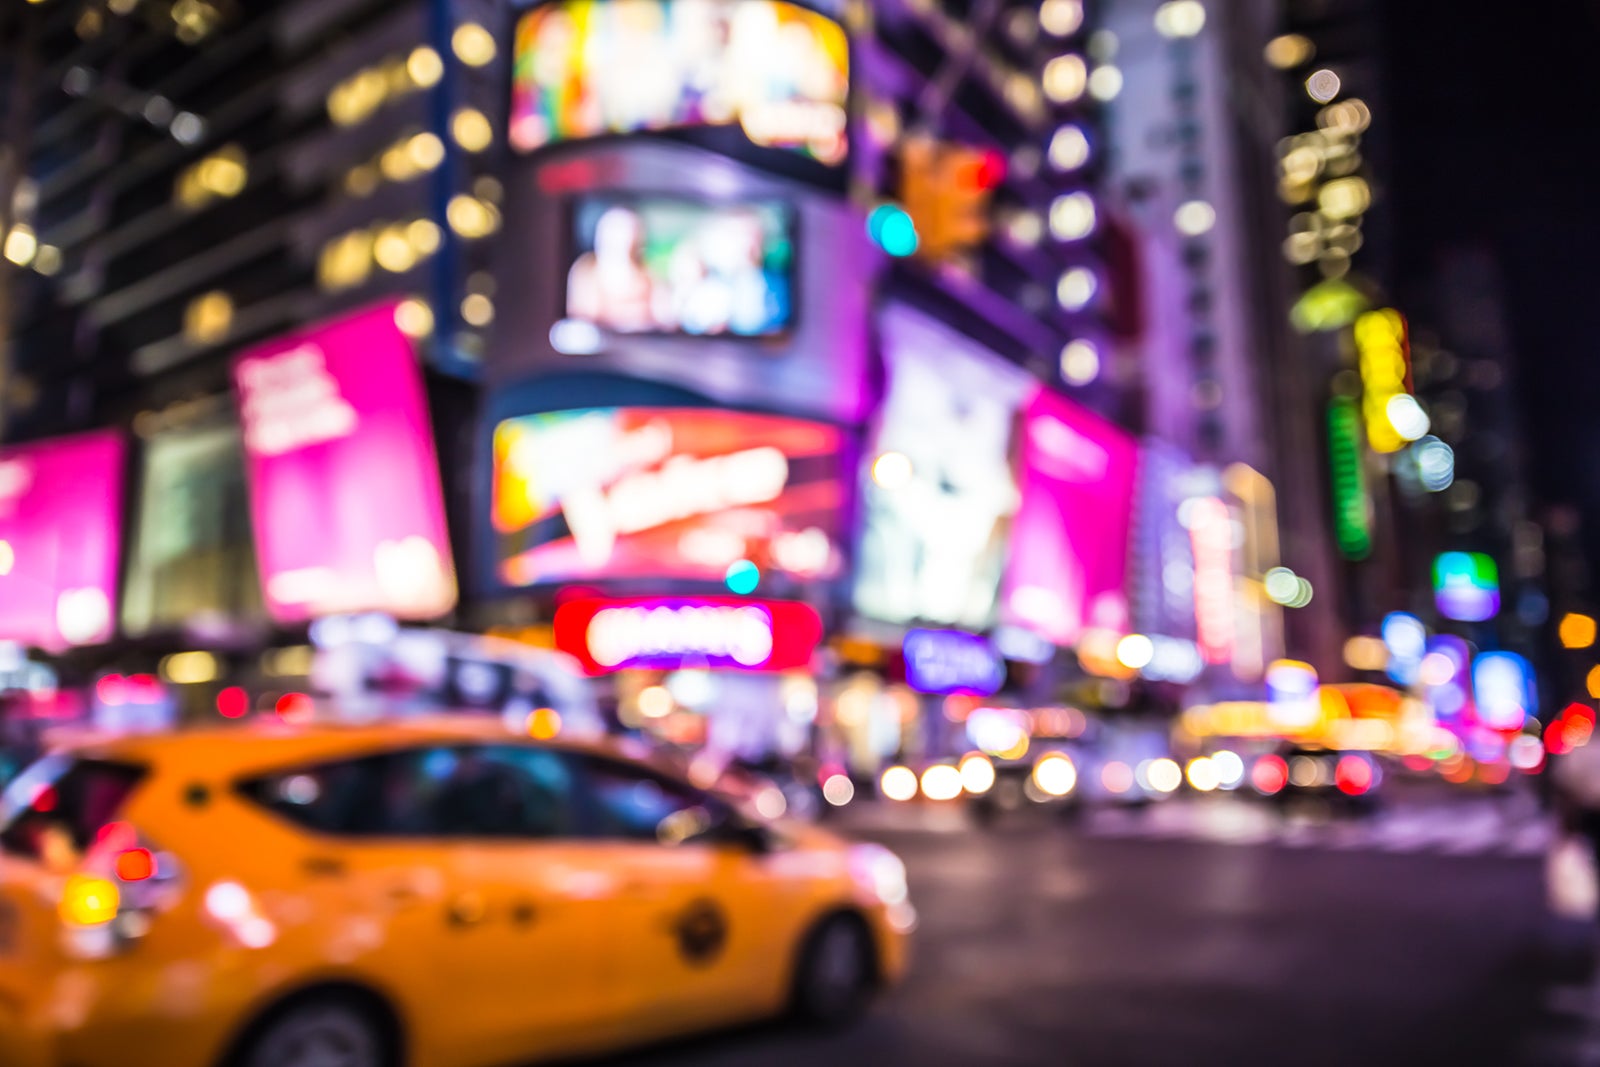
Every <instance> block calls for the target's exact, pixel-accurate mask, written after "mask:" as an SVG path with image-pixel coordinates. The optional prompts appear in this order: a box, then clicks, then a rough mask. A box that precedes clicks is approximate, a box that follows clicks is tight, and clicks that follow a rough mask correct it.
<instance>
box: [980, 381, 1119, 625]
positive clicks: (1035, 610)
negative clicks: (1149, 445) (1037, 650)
mask: <svg viewBox="0 0 1600 1067" xmlns="http://www.w3.org/2000/svg"><path fill="white" fill-rule="evenodd" d="M1022 425H1023V430H1022V432H1023V441H1022V446H1021V449H1020V457H1021V477H1020V482H1021V487H1022V504H1021V506H1020V507H1019V508H1018V510H1017V517H1016V519H1015V521H1014V522H1013V524H1012V533H1011V558H1010V561H1009V565H1008V567H1007V569H1006V576H1005V586H1004V589H1005V593H1004V597H1003V600H1004V605H1005V612H1004V614H1005V617H1006V621H1008V622H1011V623H1015V624H1016V625H1020V626H1026V627H1028V628H1029V629H1032V630H1034V631H1035V632H1036V633H1038V634H1039V635H1040V636H1042V637H1046V638H1048V639H1049V640H1051V641H1054V642H1055V643H1057V644H1058V645H1071V644H1073V643H1075V642H1076V641H1077V640H1078V638H1079V636H1080V635H1081V634H1082V633H1083V632H1084V630H1085V628H1087V627H1094V628H1098V629H1105V630H1111V631H1117V632H1120V633H1126V632H1127V629H1128V596H1127V591H1126V588H1125V583H1126V578H1127V564H1128V535H1129V527H1130V526H1131V523H1132V515H1133V490H1134V474H1135V471H1136V469H1137V466H1138V447H1137V445H1136V444H1135V442H1134V441H1133V439H1132V438H1131V437H1129V436H1128V435H1127V434H1125V433H1123V432H1122V431H1121V430H1119V429H1117V428H1116V427H1115V426H1113V425H1112V424H1110V423H1108V422H1106V421H1105V420H1104V419H1101V418H1100V417H1099V416H1097V415H1095V414H1093V413H1091V412H1090V411H1088V410H1087V409H1085V408H1082V407H1080V406H1078V405H1077V404H1074V403H1073V402H1071V401H1070V400H1067V399H1065V398H1063V397H1059V396H1057V395H1055V394H1054V393H1052V392H1050V391H1049V390H1046V389H1040V390H1038V391H1037V392H1036V393H1035V395H1034V397H1033V400H1032V402H1031V403H1029V404H1028V406H1027V408H1026V410H1025V411H1024V414H1023V423H1022Z"/></svg>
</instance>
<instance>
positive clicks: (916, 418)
mask: <svg viewBox="0 0 1600 1067" xmlns="http://www.w3.org/2000/svg"><path fill="white" fill-rule="evenodd" d="M880 331H881V336H882V340H883V355H884V361H885V363H886V364H887V367H888V374H889V381H888V395H887V398H886V399H885V401H884V406H883V413H882V420H881V423H880V425H879V428H878V432H877V436H876V438H875V440H874V443H873V448H872V449H871V451H870V452H869V453H868V455H867V460H866V464H865V466H866V470H865V472H864V478H863V487H862V492H863V494H864V505H865V515H864V522H865V528H864V533H863V536H862V539H861V562H860V566H859V568H858V577H857V579H856V588H855V606H856V610H857V611H859V612H861V613H862V614H863V615H867V616H870V617H872V618H876V619H883V620H885V621H888V622H912V621H917V620H921V621H925V622H933V623H942V624H945V625H949V626H959V627H962V628H964V629H968V630H983V629H986V628H987V627H988V626H989V625H990V624H991V623H993V621H994V616H995V605H996V601H997V599H998V594H999V590H1000V575H1001V571H1002V569H1003V567H1004V564H1005V549H1006V537H1007V534H1008V532H1009V531H1010V528H1011V518H1012V516H1013V515H1014V514H1015V513H1016V510H1017V502H1018V496H1017V484H1016V479H1015V477H1014V475H1013V473H1012V469H1011V461H1010V452H1011V439H1012V435H1013V432H1014V425H1015V422H1016V413H1017V408H1018V406H1019V405H1020V404H1021V403H1022V401H1023V399H1024V398H1025V397H1026V396H1027V391H1028V389H1030V388H1031V387H1032V384H1033V380H1032V379H1031V378H1029V377H1028V376H1027V375H1026V374H1025V373H1024V372H1023V371H1022V370H1020V369H1019V368H1017V367H1015V366H1013V365H1011V364H1010V363H1007V362H1006V361H1005V360H1003V359H1002V358H1001V357H999V356H997V355H995V354H994V353H992V352H989V351H988V350H986V349H984V348H983V347H981V346H980V345H978V344H977V343H976V342H974V341H971V340H968V339H967V338H965V337H963V336H962V335H961V334H958V333H956V332H955V331H953V330H951V329H949V328H948V327H945V326H943V325H941V324H939V323H937V322H935V321H934V320H932V319H930V318H928V317H926V316H924V315H922V314H920V313H918V312H915V311H912V310H910V309H908V308H904V307H899V306H893V307H890V308H888V309H887V310H886V311H885V312H884V314H883V315H882V317H881V320H880Z"/></svg>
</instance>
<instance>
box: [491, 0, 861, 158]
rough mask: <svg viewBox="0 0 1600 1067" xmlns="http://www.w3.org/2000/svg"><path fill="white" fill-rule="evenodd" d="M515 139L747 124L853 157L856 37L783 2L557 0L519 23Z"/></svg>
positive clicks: (766, 139) (823, 154) (799, 146)
mask: <svg viewBox="0 0 1600 1067" xmlns="http://www.w3.org/2000/svg"><path fill="white" fill-rule="evenodd" d="M511 62H512V71H511V113H510V141H511V145H512V147H513V148H516V149H517V150H519V151H523V152H528V151H532V150H533V149H536V148H539V147H540V146H542V145H546V144H549V143H551V142H555V141H564V140H570V139H576V138H585V137H596V136H599V135H601V134H607V133H634V132H638V131H644V130H669V129H675V128H683V127H695V126H738V127H740V128H741V129H743V130H744V133H745V135H746V136H747V137H749V138H750V140H751V141H753V142H754V143H756V144H758V145H765V146H769V147H775V148H789V149H794V150H797V151H800V152H804V153H805V154H807V155H810V156H812V157H813V158H815V159H818V160H820V161H822V162H824V163H838V162H841V161H842V160H843V159H844V156H845V150H846V146H847V144H848V141H847V135H846V111H845V104H846V101H847V99H848V95H849V90H850V54H849V45H848V41H847V39H846V37H845V32H844V30H843V29H842V28H841V27H840V26H839V25H838V24H837V23H835V22H833V21H832V20H830V19H827V18H825V17H823V16H822V15H819V14H817V13H816V12H814V11H810V10H807V9H806V8H803V7H800V6H798V5H796V4H790V3H784V2H783V0H556V2H554V3H549V4H545V5H543V6H541V7H539V8H538V9H536V10H534V11H531V12H529V13H528V14H526V15H524V16H523V17H522V19H521V21H519V22H518V23H517V31H516V41H515V43H514V46H513V53H512V61H511Z"/></svg>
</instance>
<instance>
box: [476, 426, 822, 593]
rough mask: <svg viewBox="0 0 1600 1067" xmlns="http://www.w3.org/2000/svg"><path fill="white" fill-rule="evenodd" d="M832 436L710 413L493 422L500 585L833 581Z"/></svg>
mask: <svg viewBox="0 0 1600 1067" xmlns="http://www.w3.org/2000/svg"><path fill="white" fill-rule="evenodd" d="M842 444H843V440H842V434H841V432H840V431H839V430H838V429H836V428H834V427H832V426H827V425H824V424H822V423H816V422H810V421H807V420H804V419H794V418H786V417H782V416H776V415H753V414H746V413H742V412H735V411H725V410H720V409H715V408H588V409H582V410H575V411H555V412H547V413H544V414H538V415H525V416H521V417H519V418H515V419H508V420H506V421H505V422H502V423H500V424H499V425H498V426H497V427H495V433H494V492H493V495H494V500H493V516H492V517H493V525H494V530H495V536H496V554H495V563H496V567H497V570H498V573H499V576H500V579H501V580H502V581H503V582H504V583H505V584H507V585H511V586H528V585H535V584H540V583H546V582H562V581H569V580H572V579H579V578H636V577H641V578H642V577H655V578H688V579H715V580H718V581H721V580H724V579H725V578H726V577H727V576H728V574H729V568H730V567H732V566H734V565H735V564H740V565H741V566H743V563H744V562H746V561H747V562H748V563H750V564H754V565H755V567H756V568H758V569H759V571H760V572H762V573H776V574H784V575H788V576H792V577H795V578H802V579H806V578H817V577H826V576H829V575H831V574H833V573H834V572H835V571H836V570H837V568H838V567H839V565H840V563H841V554H840V551H839V547H838V543H837V537H838V528H839V515H840V509H841V506H842V503H843V500H844V489H843V486H842V485H841V481H840V450H841V446H842Z"/></svg>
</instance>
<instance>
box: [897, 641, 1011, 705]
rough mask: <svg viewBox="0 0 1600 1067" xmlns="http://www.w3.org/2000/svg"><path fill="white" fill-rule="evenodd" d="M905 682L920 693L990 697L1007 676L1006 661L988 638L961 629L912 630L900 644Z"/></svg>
mask: <svg viewBox="0 0 1600 1067" xmlns="http://www.w3.org/2000/svg"><path fill="white" fill-rule="evenodd" d="M901 647H902V651H903V652H904V653H905V659H906V684H907V685H909V686H911V688H913V689H915V690H916V691H917V692H919V693H966V694H970V695H971V696H981V697H983V696H989V695H990V694H992V693H994V692H996V691H998V690H999V688H1000V686H1001V684H1002V683H1004V682H1005V679H1006V668H1005V664H1004V663H1003V662H1002V661H1001V659H1000V657H999V656H998V655H996V653H995V650H994V648H993V647H991V646H990V644H989V642H988V640H987V639H986V638H983V637H978V636H976V635H974V634H969V633H963V632H962V631H960V630H912V631H910V632H909V633H907V634H906V639H905V643H904V645H902V646H901Z"/></svg>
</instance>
